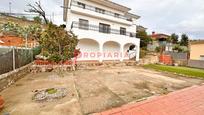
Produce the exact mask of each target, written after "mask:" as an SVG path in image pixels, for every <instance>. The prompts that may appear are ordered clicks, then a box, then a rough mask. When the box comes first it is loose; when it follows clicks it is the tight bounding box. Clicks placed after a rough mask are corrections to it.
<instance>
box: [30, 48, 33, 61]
mask: <svg viewBox="0 0 204 115" xmlns="http://www.w3.org/2000/svg"><path fill="white" fill-rule="evenodd" d="M30 51H31V62H33V48H31V50H30Z"/></svg>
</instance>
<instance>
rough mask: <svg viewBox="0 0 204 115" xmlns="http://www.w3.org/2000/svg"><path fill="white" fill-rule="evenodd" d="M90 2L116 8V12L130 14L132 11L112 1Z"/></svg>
mask: <svg viewBox="0 0 204 115" xmlns="http://www.w3.org/2000/svg"><path fill="white" fill-rule="evenodd" d="M89 1H92V2H95V3H98V4H101V5H103V6H106V7H110V8H114V9H116V10H119V11H123V12H128V11H130V10H131V9H130V8H128V7H126V6H123V5H120V4H117V3H115V2H112V1H110V0H89Z"/></svg>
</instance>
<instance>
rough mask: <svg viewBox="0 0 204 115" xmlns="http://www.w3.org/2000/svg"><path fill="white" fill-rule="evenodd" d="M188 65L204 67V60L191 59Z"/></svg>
mask: <svg viewBox="0 0 204 115" xmlns="http://www.w3.org/2000/svg"><path fill="white" fill-rule="evenodd" d="M188 66H189V67H195V68H201V69H204V61H203V60H189V61H188Z"/></svg>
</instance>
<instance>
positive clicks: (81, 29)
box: [64, 0, 140, 62]
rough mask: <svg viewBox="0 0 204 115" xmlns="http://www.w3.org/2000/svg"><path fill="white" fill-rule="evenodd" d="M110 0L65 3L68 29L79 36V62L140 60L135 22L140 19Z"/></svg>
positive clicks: (68, 0)
mask: <svg viewBox="0 0 204 115" xmlns="http://www.w3.org/2000/svg"><path fill="white" fill-rule="evenodd" d="M130 10H131V9H130V8H128V7H126V6H123V5H120V4H118V3H114V2H112V1H110V0H64V21H65V22H66V28H67V30H68V31H69V30H71V31H72V32H73V33H74V34H75V35H77V36H78V39H79V43H78V46H77V47H78V48H79V49H80V52H81V55H80V56H79V58H78V60H87V61H88V60H91V61H93V60H94V61H100V62H102V61H106V60H107V61H110V60H111V61H113V60H114V61H124V60H129V59H134V60H136V61H139V52H140V39H138V38H136V30H137V25H136V21H137V20H138V19H139V18H140V16H138V15H135V14H132V13H130V12H129V11H130Z"/></svg>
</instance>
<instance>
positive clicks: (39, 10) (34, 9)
mask: <svg viewBox="0 0 204 115" xmlns="http://www.w3.org/2000/svg"><path fill="white" fill-rule="evenodd" d="M28 6H29V7H30V9H28V11H26V12H32V13H38V14H39V15H40V16H42V17H43V19H44V21H45V23H46V24H48V19H47V18H46V14H45V11H44V10H43V8H42V6H41V4H40V1H38V2H35V4H34V5H32V4H28Z"/></svg>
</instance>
